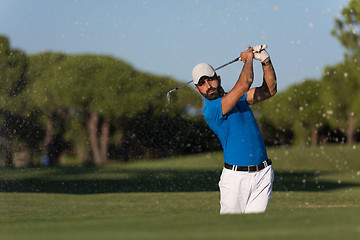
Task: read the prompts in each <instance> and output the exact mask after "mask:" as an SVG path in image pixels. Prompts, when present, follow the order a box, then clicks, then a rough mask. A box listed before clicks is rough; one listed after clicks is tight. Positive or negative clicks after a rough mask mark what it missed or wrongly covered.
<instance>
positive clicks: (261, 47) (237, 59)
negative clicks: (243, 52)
mask: <svg viewBox="0 0 360 240" xmlns="http://www.w3.org/2000/svg"><path fill="white" fill-rule="evenodd" d="M259 46H260V49H259V50H258V51H256V52H261V51H262V50H264V49H265V48H267V45H266V44H264V45H259ZM253 53H255V51H253ZM236 61H241V57H237V58H235V59H234V60H232V61H230V62H228V63H225V64H224V65H221V66H220V67H217V68H215V71H217V70H219V69H221V68H223V67H226V66H227V65H230V64H232V63H234V62H236ZM191 82H192V80H190V81H188V82H187V83H184V84H183V85H181V86H179V87H176V88H174V89H171V90H170V91H168V92H167V94H166V98H167V102H168V103H170V93H172V92H175V91H176V90H178V89H179V88H182V87H184V86H186V85H188V84H189V83H191Z"/></svg>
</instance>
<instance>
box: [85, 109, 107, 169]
mask: <svg viewBox="0 0 360 240" xmlns="http://www.w3.org/2000/svg"><path fill="white" fill-rule="evenodd" d="M98 125H99V115H98V114H97V113H94V112H93V113H91V115H90V118H89V120H88V123H87V128H88V132H89V136H90V147H91V151H92V154H93V157H94V163H95V164H96V165H97V166H100V165H104V164H106V163H107V151H108V142H109V131H110V123H109V121H107V120H104V122H103V123H102V126H101V132H100V139H99V138H98ZM99 140H100V143H99Z"/></svg>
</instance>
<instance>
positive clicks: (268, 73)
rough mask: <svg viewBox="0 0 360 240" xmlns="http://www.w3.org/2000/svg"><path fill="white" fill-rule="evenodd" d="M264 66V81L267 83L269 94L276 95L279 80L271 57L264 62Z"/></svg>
mask: <svg viewBox="0 0 360 240" xmlns="http://www.w3.org/2000/svg"><path fill="white" fill-rule="evenodd" d="M262 68H263V71H264V81H265V83H266V85H267V88H268V91H269V94H270V96H274V95H275V94H276V92H277V80H276V74H275V70H274V67H273V65H272V63H271V60H270V58H268V59H266V60H265V61H263V62H262Z"/></svg>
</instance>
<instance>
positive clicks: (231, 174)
mask: <svg viewBox="0 0 360 240" xmlns="http://www.w3.org/2000/svg"><path fill="white" fill-rule="evenodd" d="M240 57H241V61H243V62H244V66H243V68H242V71H241V73H240V76H239V78H238V80H237V82H236V84H235V86H234V87H233V88H232V89H231V90H230V91H229V92H227V93H226V92H224V89H223V88H222V87H221V78H220V76H218V75H217V74H216V72H215V70H214V68H213V67H212V66H210V65H209V64H206V63H200V64H198V65H196V66H195V67H194V69H193V71H192V79H193V82H194V83H195V88H196V90H197V91H198V92H199V93H200V94H201V95H202V96H204V97H205V106H204V109H203V111H202V112H203V115H204V117H205V120H206V122H207V124H208V125H209V127H210V128H211V129H212V131H214V132H215V133H216V135H217V136H218V138H219V139H220V142H221V145H222V148H223V151H224V160H225V165H224V168H223V171H222V174H221V178H220V181H219V187H220V214H238V213H259V212H264V211H266V209H267V206H268V203H269V199H270V196H271V192H272V184H273V179H274V172H273V169H272V166H271V160H270V159H268V156H267V152H266V148H265V144H264V141H263V138H262V136H261V132H260V129H259V127H258V125H257V123H256V120H255V118H254V115H253V113H252V111H251V109H250V107H249V105H251V104H255V103H258V102H261V101H263V100H265V99H268V98H270V97H272V96H274V95H275V93H276V91H277V83H276V75H275V71H274V68H273V66H272V63H271V60H270V57H269V54H268V53H267V52H266V51H265V50H264V49H263V45H257V46H255V47H253V48H252V47H250V46H249V47H248V49H247V50H245V51H244V52H242V53H241V54H240ZM254 58H255V59H256V60H259V61H260V62H261V64H262V69H263V83H262V85H261V86H260V87H254V88H250V87H251V84H252V83H253V79H254V73H253V59H254Z"/></svg>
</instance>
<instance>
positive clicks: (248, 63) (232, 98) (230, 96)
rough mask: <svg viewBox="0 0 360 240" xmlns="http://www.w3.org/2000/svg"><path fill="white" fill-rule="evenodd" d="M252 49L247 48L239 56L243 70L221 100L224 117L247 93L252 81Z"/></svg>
mask: <svg viewBox="0 0 360 240" xmlns="http://www.w3.org/2000/svg"><path fill="white" fill-rule="evenodd" d="M252 51H253V49H252V48H251V47H250V46H249V48H248V49H247V50H246V51H244V52H242V53H241V54H240V57H241V61H243V62H244V66H243V69H242V71H241V73H240V76H239V78H238V80H237V82H236V84H235V86H234V87H233V88H232V89H231V90H230V92H228V93H227V94H226V95H225V96H224V97H223V98H222V99H221V105H222V114H223V116H224V115H226V114H227V113H228V112H230V111H231V109H233V107H234V106H235V104H236V103H237V102H238V101H239V100H240V99H241V98H242V97H243V96H244V95H245V94H246V93H247V92H248V91H249V88H250V86H251V84H252V83H253V79H254V71H253V57H254V56H253V52H252Z"/></svg>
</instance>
